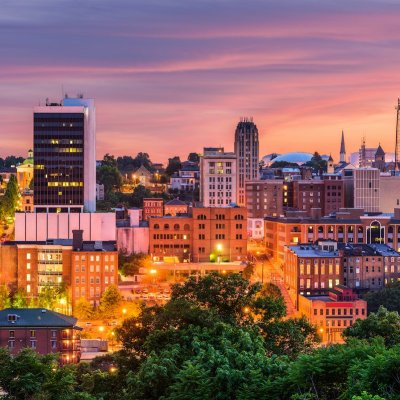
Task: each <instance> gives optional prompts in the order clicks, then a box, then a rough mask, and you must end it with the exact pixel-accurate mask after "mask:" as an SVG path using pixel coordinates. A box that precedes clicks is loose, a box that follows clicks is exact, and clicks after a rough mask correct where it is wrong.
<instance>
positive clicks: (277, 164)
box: [270, 161, 299, 168]
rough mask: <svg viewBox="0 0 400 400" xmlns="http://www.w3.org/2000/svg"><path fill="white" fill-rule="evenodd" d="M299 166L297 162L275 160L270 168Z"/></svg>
mask: <svg viewBox="0 0 400 400" xmlns="http://www.w3.org/2000/svg"><path fill="white" fill-rule="evenodd" d="M288 167H290V168H299V165H298V164H296V163H291V162H289V161H275V162H273V163H272V164H271V166H270V168H288Z"/></svg>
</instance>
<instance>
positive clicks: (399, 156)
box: [394, 98, 400, 171]
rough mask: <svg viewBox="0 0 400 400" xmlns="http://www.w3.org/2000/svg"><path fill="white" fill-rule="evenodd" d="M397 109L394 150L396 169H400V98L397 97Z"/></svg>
mask: <svg viewBox="0 0 400 400" xmlns="http://www.w3.org/2000/svg"><path fill="white" fill-rule="evenodd" d="M395 109H396V149H395V152H394V170H395V171H399V161H400V132H399V117H400V115H399V114H400V98H398V99H397V106H396V107H395Z"/></svg>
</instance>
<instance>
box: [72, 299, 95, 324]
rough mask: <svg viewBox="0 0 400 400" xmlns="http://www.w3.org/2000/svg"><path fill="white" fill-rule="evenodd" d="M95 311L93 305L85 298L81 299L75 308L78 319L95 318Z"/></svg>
mask: <svg viewBox="0 0 400 400" xmlns="http://www.w3.org/2000/svg"><path fill="white" fill-rule="evenodd" d="M93 314H94V310H93V307H92V305H91V304H90V303H89V302H88V301H87V300H86V299H85V298H83V297H81V298H80V299H79V300H78V301H77V302H76V303H75V307H74V315H75V317H76V318H78V319H90V318H92V317H93Z"/></svg>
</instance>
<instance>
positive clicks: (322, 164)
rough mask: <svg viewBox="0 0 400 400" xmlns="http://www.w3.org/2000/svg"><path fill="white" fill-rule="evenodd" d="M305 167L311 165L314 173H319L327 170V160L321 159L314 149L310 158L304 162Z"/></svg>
mask: <svg viewBox="0 0 400 400" xmlns="http://www.w3.org/2000/svg"><path fill="white" fill-rule="evenodd" d="M304 166H306V167H311V168H312V169H313V170H314V172H315V173H318V174H321V173H322V172H326V170H327V162H326V161H325V160H323V159H322V157H321V156H320V155H319V153H318V152H317V151H316V152H315V153H314V155H313V156H312V158H311V160H310V161H308V162H306V163H305V164H304Z"/></svg>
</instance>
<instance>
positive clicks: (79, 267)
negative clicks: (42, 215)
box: [0, 240, 118, 311]
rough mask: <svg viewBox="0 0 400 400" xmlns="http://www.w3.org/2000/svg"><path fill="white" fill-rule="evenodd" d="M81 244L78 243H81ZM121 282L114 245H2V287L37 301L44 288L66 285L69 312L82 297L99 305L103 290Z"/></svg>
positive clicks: (60, 241)
mask: <svg viewBox="0 0 400 400" xmlns="http://www.w3.org/2000/svg"><path fill="white" fill-rule="evenodd" d="M78 243H79V242H78ZM117 283H118V252H117V251H116V244H115V242H84V241H81V242H80V244H79V245H77V244H76V243H75V244H74V243H73V241H72V240H54V241H53V242H52V243H46V242H31V243H29V242H24V243H20V242H5V243H4V244H3V245H1V246H0V284H6V285H9V286H11V287H13V288H15V289H17V288H21V289H24V290H25V291H26V294H27V296H28V297H29V298H33V299H35V298H37V297H38V296H39V293H40V292H41V290H43V288H45V287H49V286H50V287H58V286H65V287H66V288H67V299H66V300H68V301H69V304H67V305H65V306H61V305H60V310H61V309H62V310H64V311H66V310H70V308H71V306H72V307H73V306H74V305H75V302H76V301H77V300H78V299H79V298H81V297H82V298H84V299H86V300H88V301H89V302H90V303H91V304H93V305H98V303H99V300H100V297H101V295H102V293H103V292H104V290H105V289H106V288H107V287H108V286H110V285H112V284H117Z"/></svg>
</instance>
